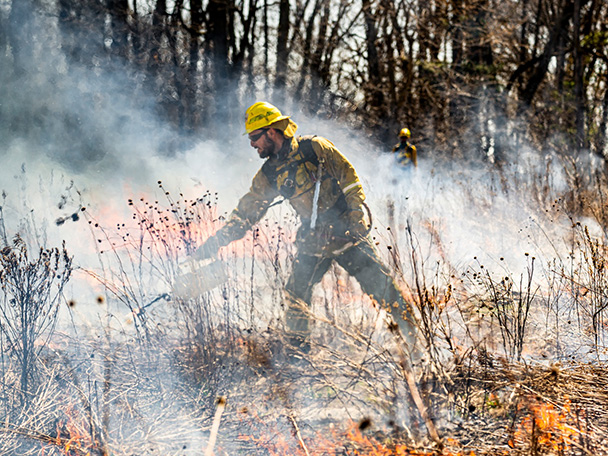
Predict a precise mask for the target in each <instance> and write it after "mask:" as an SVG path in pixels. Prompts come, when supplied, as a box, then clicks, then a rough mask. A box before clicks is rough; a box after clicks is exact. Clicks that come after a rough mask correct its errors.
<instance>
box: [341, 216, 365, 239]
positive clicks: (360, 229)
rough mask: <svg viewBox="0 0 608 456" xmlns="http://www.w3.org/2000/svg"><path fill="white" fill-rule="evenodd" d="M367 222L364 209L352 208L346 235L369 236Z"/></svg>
mask: <svg viewBox="0 0 608 456" xmlns="http://www.w3.org/2000/svg"><path fill="white" fill-rule="evenodd" d="M368 231H369V230H368V228H367V224H366V222H365V218H364V216H363V211H361V210H352V211H350V213H349V214H348V229H347V231H346V233H345V234H346V236H347V237H351V238H355V239H360V238H363V237H365V236H367V233H368Z"/></svg>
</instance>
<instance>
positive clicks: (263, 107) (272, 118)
mask: <svg viewBox="0 0 608 456" xmlns="http://www.w3.org/2000/svg"><path fill="white" fill-rule="evenodd" d="M289 117H290V116H284V115H283V114H281V111H279V109H278V108H277V107H276V106H273V105H271V104H270V103H267V102H265V101H259V102H257V103H255V104H253V105H251V106H249V108H247V111H246V112H245V130H246V134H249V133H251V132H252V131H255V130H259V129H260V128H266V127H269V126H270V125H272V124H274V123H276V122H279V121H280V120H284V119H289Z"/></svg>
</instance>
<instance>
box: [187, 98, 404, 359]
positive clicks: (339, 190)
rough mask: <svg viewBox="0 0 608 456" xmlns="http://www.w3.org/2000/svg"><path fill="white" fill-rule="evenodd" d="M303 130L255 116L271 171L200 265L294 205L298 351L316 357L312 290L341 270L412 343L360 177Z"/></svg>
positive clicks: (293, 314) (290, 293) (264, 109)
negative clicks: (285, 205)
mask: <svg viewBox="0 0 608 456" xmlns="http://www.w3.org/2000/svg"><path fill="white" fill-rule="evenodd" d="M296 129H297V125H296V124H295V123H294V121H293V120H291V118H290V117H289V116H284V115H283V114H281V112H280V111H279V110H278V109H277V108H276V107H275V106H273V105H271V104H269V103H266V102H258V103H255V104H254V105H252V106H250V107H249V108H248V109H247V112H246V121H245V130H246V134H248V135H249V143H250V145H251V147H253V148H254V149H256V151H257V153H258V155H259V157H260V158H261V159H263V160H265V161H264V164H263V165H262V167H261V169H260V170H259V171H258V172H257V174H256V175H255V176H254V178H253V181H252V184H251V188H250V189H249V192H247V193H246V194H245V195H244V196H243V197H242V198H241V199H240V201H239V203H238V205H237V207H236V209H235V210H234V211H233V212H232V214H231V215H230V217H229V219H228V221H227V223H226V225H224V226H223V227H222V228H221V229H220V230H219V231H218V232H217V233H216V234H215V235H214V236H212V237H211V238H209V239H208V240H207V241H206V242H205V243H203V244H202V245H201V246H200V247H199V248H198V250H197V251H196V252H195V253H194V257H195V258H198V259H206V258H212V257H213V256H215V254H216V253H217V250H218V248H220V247H222V246H225V245H227V244H228V243H230V242H231V241H234V240H237V239H240V238H242V237H243V236H244V235H245V233H246V232H247V231H248V230H250V229H251V228H252V225H254V224H255V223H257V222H258V221H259V220H260V219H261V218H262V217H263V216H264V214H265V213H266V211H267V209H268V208H269V207H271V206H273V205H275V204H278V203H280V202H283V201H288V202H289V203H290V205H291V206H292V207H293V208H294V210H295V212H296V213H297V214H298V216H299V219H300V222H301V226H300V228H299V230H298V233H297V237H296V246H297V249H298V253H297V256H296V257H295V259H294V262H293V270H292V272H291V276H290V278H289V280H288V282H287V285H286V292H287V293H286V295H287V298H288V299H287V309H286V314H287V315H286V320H287V321H286V324H287V330H288V331H289V337H290V342H291V346H292V347H299V348H300V349H301V350H302V351H304V352H306V351H308V349H309V347H310V345H309V344H310V342H309V335H310V328H309V320H308V315H307V309H308V306H309V305H310V300H311V298H312V290H313V287H314V286H315V285H316V284H317V283H319V282H320V281H321V279H322V278H323V276H324V275H325V273H326V272H327V271H328V269H329V268H330V266H331V264H332V263H333V262H336V263H338V264H339V265H340V266H342V267H343V268H344V269H345V270H346V271H347V272H348V273H349V274H351V275H352V276H353V277H355V278H356V279H357V281H358V282H359V284H360V285H361V288H362V289H363V291H364V292H365V293H368V294H370V295H373V297H374V298H375V299H376V300H377V301H378V303H380V304H381V305H382V306H383V307H384V308H385V309H386V310H387V311H388V313H389V314H390V315H392V316H393V319H394V321H395V322H396V323H397V325H398V327H399V328H400V329H401V333H402V335H403V337H404V338H405V339H406V340H407V341H408V342H410V343H412V341H413V340H414V331H415V329H414V320H413V315H412V309H411V308H410V306H409V304H408V303H407V302H406V301H405V300H404V298H403V296H402V295H401V292H400V291H399V290H398V288H397V285H396V283H395V281H394V280H393V278H392V277H391V276H390V274H389V271H388V270H387V268H386V267H385V266H384V265H383V264H382V261H381V260H380V258H379V256H378V254H377V253H376V249H375V248H374V244H373V242H372V241H371V239H370V237H369V231H370V227H369V226H368V223H367V221H366V205H365V203H364V199H365V195H364V194H363V187H362V185H361V182H360V180H359V177H358V176H357V173H356V172H355V169H354V168H353V166H352V165H351V163H350V162H349V161H348V160H347V159H346V157H345V156H344V155H342V153H340V152H339V151H338V149H337V148H336V147H335V146H334V145H333V144H332V143H331V142H330V141H329V140H327V139H325V138H322V137H320V136H303V137H302V136H296V134H295V132H296ZM276 198H281V199H278V200H277V201H275V199H276Z"/></svg>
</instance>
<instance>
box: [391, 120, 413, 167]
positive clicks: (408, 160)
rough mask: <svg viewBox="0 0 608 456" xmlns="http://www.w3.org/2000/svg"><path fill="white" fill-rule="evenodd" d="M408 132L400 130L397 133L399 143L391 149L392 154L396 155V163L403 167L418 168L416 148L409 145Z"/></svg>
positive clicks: (405, 129) (406, 129)
mask: <svg viewBox="0 0 608 456" xmlns="http://www.w3.org/2000/svg"><path fill="white" fill-rule="evenodd" d="M410 136H411V133H410V130H409V129H408V128H402V129H401V131H400V132H399V142H398V143H397V144H395V147H393V153H395V154H397V161H398V162H399V164H400V165H403V166H412V165H413V166H414V167H416V166H418V157H417V155H416V146H414V145H413V144H410Z"/></svg>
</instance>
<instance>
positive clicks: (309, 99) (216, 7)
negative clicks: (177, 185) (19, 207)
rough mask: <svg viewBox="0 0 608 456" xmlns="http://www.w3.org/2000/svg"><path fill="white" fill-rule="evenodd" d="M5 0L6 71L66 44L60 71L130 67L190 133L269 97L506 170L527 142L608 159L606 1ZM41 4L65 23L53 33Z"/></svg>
mask: <svg viewBox="0 0 608 456" xmlns="http://www.w3.org/2000/svg"><path fill="white" fill-rule="evenodd" d="M0 5H2V7H1V8H0V21H1V22H0V54H2V55H3V66H4V68H3V70H2V72H3V73H5V75H9V74H10V75H12V77H14V78H17V79H19V78H35V77H36V73H35V72H33V73H32V71H31V69H33V68H35V67H36V61H37V60H38V59H39V58H40V56H41V55H45V54H48V52H49V48H50V47H57V46H59V47H60V48H61V49H62V51H63V53H64V54H65V55H66V56H67V58H68V60H67V62H68V63H67V65H68V68H63V69H61V70H59V72H60V73H61V72H64V73H65V72H69V71H70V67H72V68H74V67H78V68H82V67H87V68H93V69H97V70H108V71H112V68H116V67H120V68H125V67H126V68H128V71H129V72H130V74H131V77H130V79H129V80H128V81H126V82H124V83H123V84H125V85H127V86H128V87H123V88H124V89H125V90H129V91H132V92H133V93H134V94H135V93H141V92H145V93H147V94H152V97H153V99H154V101H153V103H154V107H155V109H156V111H157V112H158V113H159V114H160V115H161V116H162V117H163V118H164V119H165V120H166V122H168V123H169V124H170V125H171V126H173V127H174V128H175V129H176V130H177V131H179V132H180V134H181V135H182V137H185V136H186V135H192V136H195V135H206V136H214V135H217V134H224V135H227V136H229V135H228V134H227V133H229V130H230V128H226V126H230V127H231V128H240V126H241V122H242V116H243V114H242V113H243V110H244V107H246V106H248V103H249V102H250V101H254V100H255V99H256V98H259V97H262V98H266V99H269V100H272V101H273V102H274V103H275V104H277V105H279V106H280V107H281V108H282V109H283V110H285V111H288V110H289V108H290V107H291V106H292V104H293V103H296V104H297V106H305V108H304V109H305V110H306V111H308V112H309V113H313V114H316V115H319V116H321V117H324V116H325V117H327V118H332V119H339V120H342V121H344V122H347V123H349V124H351V125H353V126H355V127H357V128H363V129H365V131H367V132H368V134H369V136H370V137H372V138H374V139H375V140H377V141H379V142H380V143H381V144H384V145H386V146H388V145H390V144H392V143H394V142H395V141H396V133H397V132H398V131H399V129H400V128H402V127H403V126H407V127H409V128H410V130H411V131H412V132H413V137H412V140H413V141H414V142H415V143H416V144H418V145H419V147H420V148H421V150H426V151H432V154H433V155H434V156H436V157H445V158H446V159H466V160H472V161H479V160H490V161H491V162H493V163H495V164H496V165H498V166H500V165H502V164H504V163H505V162H506V161H508V155H509V148H511V150H513V149H515V150H517V145H518V141H525V142H527V143H530V144H532V145H534V146H535V147H536V148H537V149H538V150H539V151H541V153H542V151H556V152H558V153H559V154H561V155H565V156H568V157H571V158H572V159H574V160H576V159H577V158H578V157H579V156H580V155H581V154H586V153H587V152H589V153H591V154H593V155H594V156H596V157H598V158H600V159H601V160H604V159H605V154H606V125H607V122H608V90H607V82H608V51H607V50H606V49H608V46H607V44H608V17H607V16H608V5H607V4H606V3H605V2H602V1H599V0H522V1H512V0H507V1H498V0H474V1H466V2H465V1H462V0H438V1H437V0H431V1H427V0H360V1H355V2H350V1H343V0H340V1H338V0H304V1H302V0H277V1H270V0H243V1H238V0H211V1H208V2H204V1H202V0H191V1H187V0H177V1H167V0H157V1H152V0H146V1H141V0H56V1H50V0H14V1H12V0H4V1H3V2H1V3H0ZM40 16H43V17H46V18H49V17H50V18H54V19H56V28H48V27H44V28H43V29H41V28H40V26H39V22H38V19H39V17H40ZM49 36H51V37H52V38H49ZM84 101H85V100H83V102H84ZM88 102H91V103H94V100H89V101H88ZM0 109H2V108H0ZM0 112H1V111H0ZM39 115H40V116H44V115H45V114H44V113H39ZM35 123H36V120H35V119H30V121H29V122H21V123H18V124H17V123H16V122H14V121H13V122H12V125H10V127H9V128H10V129H11V130H12V131H14V130H15V129H17V130H21V129H28V128H33V127H32V124H35ZM76 123H77V122H76ZM76 128H78V126H77V125H76ZM227 130H228V131H227ZM237 131H240V130H237ZM218 132H219V133H218ZM232 133H234V130H233V131H232ZM82 134H83V135H84V136H95V132H91V131H83V132H82ZM98 134H99V135H101V133H98ZM94 141H95V139H94V138H92V139H91V142H94ZM174 147H179V146H175V145H174Z"/></svg>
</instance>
